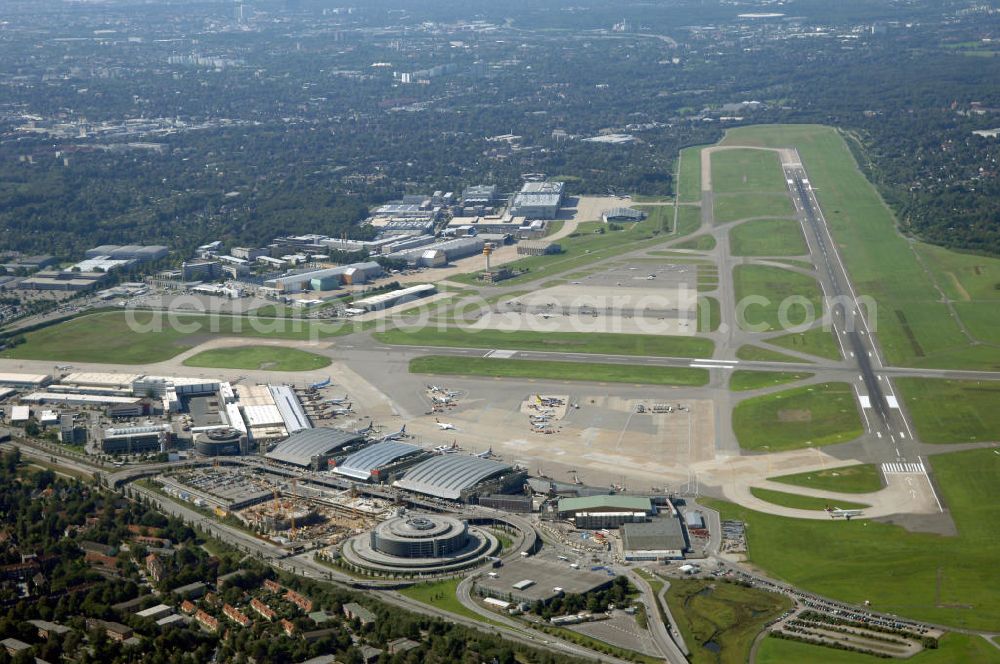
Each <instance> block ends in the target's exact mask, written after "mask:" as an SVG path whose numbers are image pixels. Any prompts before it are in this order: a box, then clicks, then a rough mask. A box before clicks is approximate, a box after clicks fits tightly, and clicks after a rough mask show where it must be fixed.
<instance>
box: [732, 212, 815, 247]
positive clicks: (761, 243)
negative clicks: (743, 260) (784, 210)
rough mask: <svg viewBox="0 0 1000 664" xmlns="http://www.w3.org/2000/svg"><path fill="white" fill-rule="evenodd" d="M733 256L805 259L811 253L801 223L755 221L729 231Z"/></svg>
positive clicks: (791, 221) (780, 220) (771, 220)
mask: <svg viewBox="0 0 1000 664" xmlns="http://www.w3.org/2000/svg"><path fill="white" fill-rule="evenodd" d="M729 243H730V246H731V253H732V254H733V256H803V255H805V254H808V253H809V248H808V247H807V246H806V239H805V236H803V235H802V228H801V227H800V226H799V222H798V221H796V220H794V219H754V220H753V221H747V222H744V223H742V224H739V225H738V226H735V227H734V228H732V229H731V230H730V231H729Z"/></svg>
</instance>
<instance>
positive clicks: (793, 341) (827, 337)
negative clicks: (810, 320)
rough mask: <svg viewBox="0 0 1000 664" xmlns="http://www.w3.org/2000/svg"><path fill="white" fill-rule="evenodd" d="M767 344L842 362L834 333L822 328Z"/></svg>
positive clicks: (780, 338)
mask: <svg viewBox="0 0 1000 664" xmlns="http://www.w3.org/2000/svg"><path fill="white" fill-rule="evenodd" d="M767 343H769V344H774V345H775V346H781V347H782V348H787V349H789V350H795V351H798V352H800V353H807V354H809V355H817V356H819V357H825V358H827V359H830V360H841V359H843V357H841V355H840V346H839V345H838V344H837V340H836V339H834V338H833V332H831V331H830V330H824V329H823V328H822V327H813V328H810V329H808V330H806V331H805V332H792V333H791V334H785V335H783V336H780V337H774V338H773V339H768V340H767Z"/></svg>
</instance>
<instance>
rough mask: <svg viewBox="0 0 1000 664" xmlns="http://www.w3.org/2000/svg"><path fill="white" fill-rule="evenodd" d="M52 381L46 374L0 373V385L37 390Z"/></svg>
mask: <svg viewBox="0 0 1000 664" xmlns="http://www.w3.org/2000/svg"><path fill="white" fill-rule="evenodd" d="M51 382H52V376H49V375H48V374H27V373H0V385H3V386H4V387H17V388H23V389H34V390H37V389H38V388H40V387H45V386H46V385H48V384H49V383H51Z"/></svg>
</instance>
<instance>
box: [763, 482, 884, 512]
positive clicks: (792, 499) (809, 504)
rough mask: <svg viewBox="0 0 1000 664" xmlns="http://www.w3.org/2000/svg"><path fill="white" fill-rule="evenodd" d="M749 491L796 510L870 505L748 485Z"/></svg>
mask: <svg viewBox="0 0 1000 664" xmlns="http://www.w3.org/2000/svg"><path fill="white" fill-rule="evenodd" d="M750 493H752V494H753V495H754V496H755V497H757V498H760V499H761V500H763V501H766V502H769V503H772V504H774V505H780V506H781V507H790V508H792V509H797V510H811V511H814V512H818V511H822V510H825V509H827V508H828V507H839V508H841V509H844V510H860V509H864V508H866V507H871V505H866V504H864V503H852V502H848V501H845V500H840V501H837V502H836V504H834V503H833V502H831V501H830V500H827V499H826V498H814V497H813V496H801V495H799V494H797V493H786V492H784V491H772V490H771V489H762V488H760V487H750Z"/></svg>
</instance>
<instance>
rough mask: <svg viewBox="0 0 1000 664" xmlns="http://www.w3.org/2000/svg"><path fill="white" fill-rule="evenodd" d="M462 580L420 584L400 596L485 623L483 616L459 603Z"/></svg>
mask: <svg viewBox="0 0 1000 664" xmlns="http://www.w3.org/2000/svg"><path fill="white" fill-rule="evenodd" d="M461 581H462V579H461V578H454V579H444V580H442V581H429V582H427V583H419V584H417V585H415V586H410V587H409V588H403V589H402V590H400V591H399V594H400V595H405V596H406V597H409V598H410V599H413V600H416V601H418V602H422V603H424V604H428V605H430V606H433V607H434V608H436V609H441V610H443V611H448V612H449V613H454V614H456V615H459V616H464V617H466V618H472V619H473V620H478V621H485V618H483V617H482V616H481V615H479V614H478V613H476V612H475V611H472V610H470V609H467V608H465V607H464V606H462V603H461V602H459V601H458V594H457V593H458V584H459V583H460V582H461Z"/></svg>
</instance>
